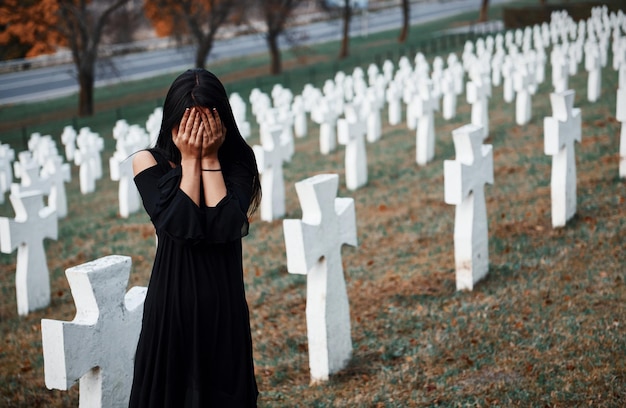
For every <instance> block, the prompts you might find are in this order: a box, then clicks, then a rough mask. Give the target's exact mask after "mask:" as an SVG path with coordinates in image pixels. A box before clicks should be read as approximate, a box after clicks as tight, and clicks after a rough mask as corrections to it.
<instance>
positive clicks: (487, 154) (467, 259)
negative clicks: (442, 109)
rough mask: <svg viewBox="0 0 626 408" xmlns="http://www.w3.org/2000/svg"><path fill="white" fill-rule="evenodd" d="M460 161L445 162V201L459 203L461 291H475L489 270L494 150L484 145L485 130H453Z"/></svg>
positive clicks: (458, 279)
mask: <svg viewBox="0 0 626 408" xmlns="http://www.w3.org/2000/svg"><path fill="white" fill-rule="evenodd" d="M452 137H453V138H454V149H455V151H456V160H445V161H444V180H445V184H444V194H445V202H446V203H448V204H455V205H456V212H455V221H454V260H455V265H456V288H457V290H464V289H469V290H472V289H473V288H474V285H475V284H476V282H478V281H479V280H481V279H482V278H484V277H485V276H486V275H487V272H489V236H488V232H487V230H488V225H487V210H486V206H485V192H484V185H485V183H489V184H493V151H492V146H491V145H483V144H482V141H483V138H482V129H480V128H479V127H478V126H475V125H471V124H470V125H465V126H462V127H460V128H458V129H455V130H453V131H452Z"/></svg>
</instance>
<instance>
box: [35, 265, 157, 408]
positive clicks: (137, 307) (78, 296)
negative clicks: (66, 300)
mask: <svg viewBox="0 0 626 408" xmlns="http://www.w3.org/2000/svg"><path fill="white" fill-rule="evenodd" d="M130 268H131V259H130V257H127V256H119V255H112V256H107V257H104V258H101V259H98V260H95V261H92V262H88V263H86V264H83V265H79V266H76V267H73V268H70V269H68V270H66V271H65V274H66V276H67V279H68V281H69V284H70V289H71V291H72V296H73V297H74V302H75V303H76V317H75V318H74V320H72V321H71V322H63V321H58V320H49V319H42V320H41V337H42V346H43V360H44V374H45V382H46V387H48V388H50V389H58V390H67V389H69V388H70V387H71V386H72V385H74V383H75V382H76V381H78V380H80V385H79V386H80V398H79V406H80V407H122V406H128V400H129V398H130V389H131V384H132V379H133V365H134V357H135V351H136V348H137V341H138V340H139V332H140V331H141V319H142V314H143V302H144V299H145V296H146V288H144V287H137V286H136V287H133V288H131V289H130V290H129V291H128V292H126V286H127V285H128V277H129V275H130Z"/></svg>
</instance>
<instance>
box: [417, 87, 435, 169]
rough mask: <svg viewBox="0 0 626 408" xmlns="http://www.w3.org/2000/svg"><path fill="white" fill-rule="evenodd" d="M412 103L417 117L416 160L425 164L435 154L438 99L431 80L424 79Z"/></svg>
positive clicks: (421, 164)
mask: <svg viewBox="0 0 626 408" xmlns="http://www.w3.org/2000/svg"><path fill="white" fill-rule="evenodd" d="M414 98H415V100H414V102H413V104H412V106H413V109H414V111H415V115H416V117H417V131H416V134H415V145H416V149H415V161H416V162H417V164H419V165H420V166H425V165H426V164H428V163H429V162H430V161H432V159H433V157H434V156H435V114H434V112H435V111H436V110H437V109H438V106H437V100H436V99H435V98H434V97H433V95H432V84H431V82H430V80H423V81H422V82H421V83H420V85H419V92H418V93H417V94H416V95H415V97H414Z"/></svg>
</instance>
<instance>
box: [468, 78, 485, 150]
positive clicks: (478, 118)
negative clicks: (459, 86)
mask: <svg viewBox="0 0 626 408" xmlns="http://www.w3.org/2000/svg"><path fill="white" fill-rule="evenodd" d="M489 80H490V78H489V75H487V74H485V73H483V72H482V71H481V70H480V69H475V70H474V72H473V75H472V79H471V81H469V82H468V83H467V102H468V103H470V104H471V105H472V113H471V123H472V124H473V125H475V126H477V127H479V128H480V130H481V131H482V132H483V140H484V139H486V138H487V137H488V136H489V97H491V83H490V82H489Z"/></svg>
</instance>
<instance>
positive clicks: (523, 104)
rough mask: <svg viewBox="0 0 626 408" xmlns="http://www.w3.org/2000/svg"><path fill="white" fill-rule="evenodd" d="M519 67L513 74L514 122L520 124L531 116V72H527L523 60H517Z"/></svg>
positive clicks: (526, 121)
mask: <svg viewBox="0 0 626 408" xmlns="http://www.w3.org/2000/svg"><path fill="white" fill-rule="evenodd" d="M519 65H520V66H519V67H518V69H516V70H515V73H514V74H513V83H514V86H515V95H516V96H515V123H517V124H518V125H520V126H522V125H525V124H527V123H528V122H530V118H531V116H532V112H531V110H532V101H531V99H532V98H531V95H530V87H531V86H533V82H532V80H531V73H530V72H528V69H527V68H526V66H525V64H523V61H519Z"/></svg>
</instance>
